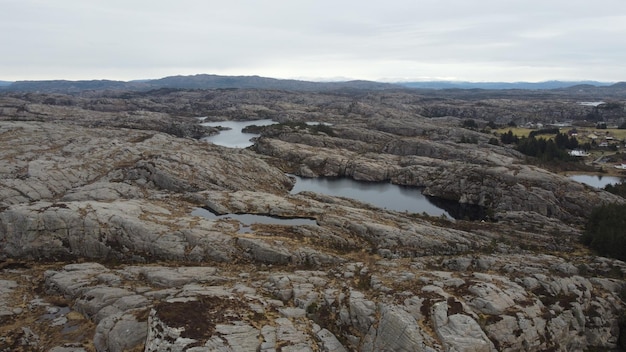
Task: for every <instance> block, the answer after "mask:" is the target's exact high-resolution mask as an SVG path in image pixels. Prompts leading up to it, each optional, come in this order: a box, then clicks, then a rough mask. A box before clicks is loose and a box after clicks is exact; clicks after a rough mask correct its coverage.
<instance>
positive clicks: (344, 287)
mask: <svg viewBox="0 0 626 352" xmlns="http://www.w3.org/2000/svg"><path fill="white" fill-rule="evenodd" d="M84 94H85V95H82V96H76V97H68V96H57V95H54V96H49V95H46V96H40V95H37V94H32V96H25V95H19V94H18V95H15V96H1V97H0V120H1V121H0V141H1V142H2V143H1V144H0V155H1V156H0V159H1V161H2V162H1V163H0V272H1V274H2V280H0V336H1V337H2V338H0V350H7V351H9V350H10V351H20V350H50V351H60V352H63V351H126V350H131V351H132V350H134V351H141V350H143V351H166V350H189V351H204V350H218V351H268V352H269V351H277V350H281V351H338V352H343V351H382V350H407V351H408V350H424V351H433V352H434V351H495V350H497V351H520V350H525V351H545V350H552V351H571V350H585V349H606V350H608V349H616V348H620V347H621V348H623V347H624V342H623V340H620V338H621V339H623V336H624V329H625V327H624V324H623V321H624V314H625V313H624V312H625V311H626V305H625V302H624V292H625V290H626V283H625V281H624V278H625V277H626V264H624V263H623V262H621V261H618V260H613V259H608V258H602V257H598V256H596V255H594V254H593V253H592V252H590V251H589V250H587V249H585V248H584V247H582V246H580V244H579V243H578V236H579V235H580V233H581V230H582V229H581V227H580V226H579V224H581V223H582V221H583V220H584V215H585V213H586V212H587V211H588V209H589V204H604V203H608V202H620V201H622V202H623V200H620V199H619V198H616V197H614V196H613V195H610V194H608V193H606V192H604V191H600V190H595V189H591V188H589V187H586V186H582V185H580V184H577V183H574V182H571V181H569V180H568V179H566V178H564V177H562V176H559V175H555V174H552V173H550V172H548V171H545V170H543V169H540V168H538V167H535V166H530V165H526V164H525V163H524V162H523V160H522V159H521V158H520V157H519V155H518V153H517V152H515V151H512V150H511V149H510V148H506V147H500V146H493V145H490V144H488V143H487V140H488V136H489V135H487V134H485V133H481V132H477V131H470V130H467V129H462V128H459V127H458V125H459V120H458V119H457V118H456V117H443V118H435V119H426V118H423V117H420V116H417V115H418V114H419V113H421V112H424V111H431V112H437V111H439V110H432V109H431V110H428V109H426V108H425V107H424V106H420V105H419V104H418V103H417V102H419V101H422V100H421V98H419V99H418V98H415V97H412V96H409V95H404V94H398V93H393V92H390V93H384V94H382V95H376V94H372V95H368V94H363V95H361V96H358V97H357V96H355V95H332V94H329V95H324V94H320V95H316V94H306V95H302V96H300V95H291V93H285V92H267V91H248V90H245V91H244V90H242V91H228V92H212V91H194V92H184V91H180V92H154V93H146V95H145V96H143V95H142V96H141V97H140V98H137V97H136V96H134V97H132V98H129V97H122V95H119V94H115V93H107V94H110V96H99V97H94V96H91V95H89V94H95V93H84ZM220 98H223V100H220ZM390 98H394V99H390ZM413 98H415V99H413ZM49 99H51V100H49ZM412 99H413V100H412ZM169 100H172V101H169ZM261 102H262V103H261ZM305 107H309V108H305ZM143 109H145V111H144V112H141V110H143ZM485 109H486V108H485ZM441 111H444V110H441ZM445 111H447V110H445ZM481 111H482V110H481ZM174 112H177V113H182V112H185V114H187V115H193V114H196V113H198V112H209V113H208V114H204V113H203V114H202V115H208V116H209V118H210V119H217V118H220V117H228V118H242V119H253V118H256V117H260V116H263V117H268V116H272V117H275V118H276V119H277V120H281V121H291V120H297V119H305V118H312V117H315V118H316V119H317V120H322V119H329V120H332V122H333V123H334V125H333V127H332V131H333V132H332V133H331V132H330V131H329V130H326V132H324V131H323V130H319V131H316V130H314V129H312V130H309V129H306V128H302V129H300V128H292V127H290V128H289V129H284V130H275V131H272V130H270V129H268V132H267V133H266V135H265V136H264V137H261V138H259V139H258V140H257V143H256V145H255V146H254V148H251V149H243V150H236V149H228V148H223V147H219V146H215V145H212V144H210V143H206V142H202V141H198V140H194V139H189V138H181V137H180V136H191V135H195V132H193V131H196V129H195V128H196V127H191V126H195V125H194V123H192V121H197V119H195V118H190V117H184V118H183V117H180V118H178V120H180V121H181V124H180V126H177V125H176V124H174V125H173V126H171V128H170V129H168V128H166V127H165V126H168V123H171V122H172V121H174V122H175V121H178V120H177V118H176V117H175V116H174V115H171V114H174ZM198 116H201V115H200V114H198ZM477 116H478V115H477ZM481 116H482V115H481ZM8 120H11V121H8ZM153 120H154V122H155V126H156V127H147V125H149V124H150V123H151V122H152V121H153ZM196 125H197V124H196ZM127 127H130V128H127ZM279 128H280V129H282V128H284V127H279ZM176 131H178V132H176ZM177 135H178V136H179V137H177ZM462 139H470V140H475V141H476V143H475V144H474V143H470V144H471V145H469V144H468V143H459V142H460V141H461V140H462ZM465 144H468V145H465ZM252 149H253V150H252ZM285 172H296V173H298V174H301V175H307V176H313V177H314V176H347V177H352V178H354V179H358V180H367V181H391V182H393V183H396V184H401V185H409V186H418V187H423V188H424V193H426V194H428V195H431V196H435V197H438V198H441V199H447V200H452V201H455V202H457V203H462V204H469V205H475V206H479V207H483V208H485V209H488V210H489V211H490V214H489V219H490V220H493V219H497V220H498V221H494V222H492V221H485V222H481V221H474V222H472V221H465V220H460V219H459V220H449V219H442V218H435V217H430V216H425V215H421V214H410V213H401V212H395V211H388V210H385V209H380V208H377V207H375V206H372V205H370V204H365V203H362V202H359V201H356V200H352V199H348V198H341V197H335V196H326V195H320V194H316V193H313V192H301V193H299V194H289V190H290V188H291V186H292V184H293V180H292V179H291V178H289V177H288V176H287V175H286V174H285ZM200 210H202V211H200ZM207 213H209V214H211V215H212V216H209V215H207ZM229 214H230V216H231V217H230V218H229ZM237 214H247V215H256V216H270V217H275V218H279V219H282V220H285V219H287V220H293V219H301V220H306V223H305V224H297V225H293V224H281V223H271V224H264V223H257V222H253V223H251V224H243V220H238V219H237V218H235V217H234V215H237Z"/></svg>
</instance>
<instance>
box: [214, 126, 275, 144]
mask: <svg viewBox="0 0 626 352" xmlns="http://www.w3.org/2000/svg"><path fill="white" fill-rule="evenodd" d="M275 123H276V122H274V121H272V120H270V119H266V120H253V121H220V122H204V123H202V126H210V127H219V126H221V127H224V128H230V129H229V130H223V131H220V133H218V134H216V135H213V136H210V137H206V138H204V140H207V141H209V142H211V143H213V144H217V145H221V146H224V147H229V148H247V147H249V146H251V145H252V144H254V143H252V142H251V141H250V139H252V138H254V137H258V136H259V135H258V134H256V133H243V132H241V130H242V129H243V128H244V127H246V126H250V125H257V126H267V125H272V124H275Z"/></svg>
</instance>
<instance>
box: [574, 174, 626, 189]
mask: <svg viewBox="0 0 626 352" xmlns="http://www.w3.org/2000/svg"><path fill="white" fill-rule="evenodd" d="M569 178H570V179H572V180H574V181H576V182H580V183H584V184H586V185H589V186H591V187H596V188H604V187H606V186H607V185H615V184H618V183H620V182H622V181H623V180H624V179H623V178H621V177H615V176H602V175H570V176H569Z"/></svg>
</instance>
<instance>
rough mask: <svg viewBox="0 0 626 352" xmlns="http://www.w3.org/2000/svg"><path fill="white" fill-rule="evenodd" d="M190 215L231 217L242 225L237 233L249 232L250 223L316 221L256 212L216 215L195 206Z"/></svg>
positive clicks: (282, 223)
mask: <svg viewBox="0 0 626 352" xmlns="http://www.w3.org/2000/svg"><path fill="white" fill-rule="evenodd" d="M191 215H195V216H202V217H204V218H207V219H212V220H215V219H233V220H237V221H239V222H240V223H241V224H242V226H240V227H239V233H250V232H252V229H251V228H250V226H251V225H252V224H268V225H288V226H298V225H313V226H316V225H317V221H315V220H313V219H307V218H280V217H276V216H268V215H256V214H224V215H216V214H215V213H213V212H211V211H210V210H207V209H204V208H196V209H194V211H192V212H191Z"/></svg>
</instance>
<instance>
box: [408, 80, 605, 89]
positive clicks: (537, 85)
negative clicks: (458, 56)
mask: <svg viewBox="0 0 626 352" xmlns="http://www.w3.org/2000/svg"><path fill="white" fill-rule="evenodd" d="M398 84H399V85H402V86H405V87H409V88H419V89H558V88H569V87H573V86H580V85H589V86H594V87H606V86H610V85H612V84H613V83H606V82H598V81H575V82H568V81H545V82H462V81H428V82H406V83H398Z"/></svg>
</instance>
